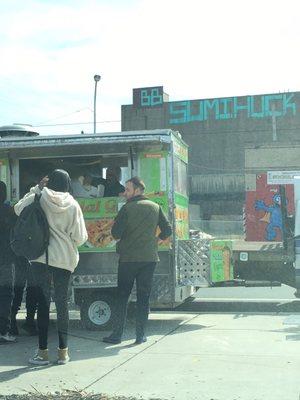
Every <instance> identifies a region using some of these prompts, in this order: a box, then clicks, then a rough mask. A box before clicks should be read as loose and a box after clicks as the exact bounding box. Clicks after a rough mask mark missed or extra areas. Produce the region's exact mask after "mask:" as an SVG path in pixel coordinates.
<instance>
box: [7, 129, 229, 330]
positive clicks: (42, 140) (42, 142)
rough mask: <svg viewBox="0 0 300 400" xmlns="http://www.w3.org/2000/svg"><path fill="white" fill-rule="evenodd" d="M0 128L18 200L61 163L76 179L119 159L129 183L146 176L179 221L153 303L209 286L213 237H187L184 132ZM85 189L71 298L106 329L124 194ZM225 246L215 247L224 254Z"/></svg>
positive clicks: (165, 250)
mask: <svg viewBox="0 0 300 400" xmlns="http://www.w3.org/2000/svg"><path fill="white" fill-rule="evenodd" d="M0 136H2V138H1V139H0V179H1V180H3V181H5V182H6V184H7V187H8V193H9V200H10V201H11V202H12V203H14V202H16V201H18V199H19V198H20V197H22V196H23V195H24V194H25V193H26V192H27V191H28V190H29V188H30V187H31V186H33V185H35V184H36V183H38V182H39V181H40V179H41V178H42V177H44V176H45V175H47V174H48V173H49V171H51V170H53V169H56V168H62V169H65V170H67V171H68V172H69V174H70V176H71V179H72V182H73V183H75V184H76V185H77V186H78V185H79V184H80V185H85V183H84V177H86V176H89V177H92V178H99V177H104V175H105V171H106V169H107V168H108V167H116V166H117V167H120V168H121V171H122V181H123V183H124V182H125V181H126V179H129V178H130V177H132V176H140V177H141V178H142V179H143V181H144V182H145V184H146V196H147V197H148V198H150V199H151V200H153V201H154V202H156V203H158V204H160V206H161V207H162V209H163V211H164V212H165V214H166V215H167V217H168V219H169V221H170V222H171V224H172V228H173V234H172V236H171V237H170V238H169V239H168V240H165V241H163V242H162V243H160V245H159V257H160V262H159V263H158V265H157V268H156V270H155V275H154V282H153V289H152V294H151V306H152V307H155V308H170V307H175V306H177V305H179V304H181V303H182V302H184V301H185V300H186V299H188V298H189V297H190V296H191V295H192V294H193V293H194V292H195V290H196V288H198V287H201V286H203V287H207V286H210V284H211V277H210V268H209V256H208V246H209V241H208V240H200V239H190V237H189V215H188V205H189V200H188V189H187V165H188V147H187V145H186V144H185V143H184V142H183V140H182V139H181V136H180V134H179V133H178V132H174V131H171V130H152V131H132V132H117V133H101V134H77V135H53V136H39V135H38V134H36V133H35V132H28V130H26V129H23V128H18V129H17V128H14V126H13V127H3V128H0ZM90 182H91V179H90V180H89V183H90ZM86 189H87V192H88V195H87V196H84V197H76V196H75V195H74V197H75V198H76V199H77V201H78V202H79V204H80V206H81V208H82V211H83V214H84V218H85V222H86V227H87V231H88V241H87V242H86V243H85V244H84V245H83V246H81V248H80V249H79V251H80V261H79V264H78V267H77V268H76V270H75V272H74V274H73V275H72V284H71V286H72V293H73V300H74V302H75V304H76V305H77V306H79V308H80V314H81V320H82V322H83V324H84V326H85V327H87V328H89V329H104V328H105V329H108V328H109V327H110V326H111V325H112V323H113V320H114V318H115V305H116V287H117V266H118V255H117V254H116V241H115V240H114V238H113V237H112V235H111V226H112V224H113V220H114V218H115V216H116V215H117V213H118V211H119V210H120V208H121V207H122V205H123V204H124V201H125V200H124V198H123V197H122V196H117V197H103V190H101V187H100V186H99V187H97V188H96V187H94V188H93V190H90V189H91V185H90V187H88V188H86ZM102 189H103V188H102ZM157 234H159V232H157ZM225 245H226V243H225V244H224V243H223V247H224V246H225ZM220 249H221V250H222V246H221V247H219V250H218V248H217V247H216V249H215V254H216V256H217V258H218V257H219V260H220V254H219V253H220ZM218 251H219V253H218ZM223 253H224V257H225V259H226V260H229V261H226V262H225V264H226V263H227V264H226V265H227V267H226V268H227V272H226V276H227V278H226V279H230V277H231V272H230V265H229V267H228V263H230V259H229V258H228V248H227V247H226V246H225V252H223ZM223 253H222V254H223ZM218 254H219V255H218ZM221 257H222V256H221ZM215 279H216V280H218V279H219V280H222V279H224V277H223V278H222V277H221V278H220V277H217V278H215ZM133 292H134V291H133ZM132 300H133V301H134V300H135V295H134V293H133V296H132Z"/></svg>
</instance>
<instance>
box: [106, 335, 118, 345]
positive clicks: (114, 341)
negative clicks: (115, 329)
mask: <svg viewBox="0 0 300 400" xmlns="http://www.w3.org/2000/svg"><path fill="white" fill-rule="evenodd" d="M102 342H104V343H111V344H119V343H121V339H120V338H118V337H115V336H112V335H110V336H106V337H104V338H103V339H102Z"/></svg>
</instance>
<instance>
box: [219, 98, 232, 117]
mask: <svg viewBox="0 0 300 400" xmlns="http://www.w3.org/2000/svg"><path fill="white" fill-rule="evenodd" d="M219 101H220V103H221V104H222V106H223V113H220V114H219V115H218V118H217V119H231V118H232V117H233V115H232V114H231V113H229V112H228V107H230V103H232V99H231V98H228V99H220V100H219Z"/></svg>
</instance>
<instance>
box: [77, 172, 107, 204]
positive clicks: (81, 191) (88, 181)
mask: <svg viewBox="0 0 300 400" xmlns="http://www.w3.org/2000/svg"><path fill="white" fill-rule="evenodd" d="M92 180H93V178H92V177H91V175H90V174H89V173H88V172H86V173H85V174H84V175H81V176H79V177H78V178H77V179H75V180H72V194H73V196H74V197H84V198H95V197H103V192H104V186H103V185H99V184H98V185H96V186H94V185H93V183H92Z"/></svg>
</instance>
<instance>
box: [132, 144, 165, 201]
mask: <svg viewBox="0 0 300 400" xmlns="http://www.w3.org/2000/svg"><path fill="white" fill-rule="evenodd" d="M167 154H168V153H167V152H165V151H154V150H151V151H148V152H143V153H140V154H139V157H138V169H139V175H140V176H141V178H142V179H143V181H144V182H145V185H146V193H147V194H149V193H152V194H154V193H156V192H161V191H166V190H167V186H168V182H167Z"/></svg>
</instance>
